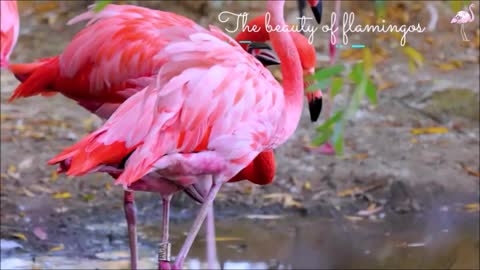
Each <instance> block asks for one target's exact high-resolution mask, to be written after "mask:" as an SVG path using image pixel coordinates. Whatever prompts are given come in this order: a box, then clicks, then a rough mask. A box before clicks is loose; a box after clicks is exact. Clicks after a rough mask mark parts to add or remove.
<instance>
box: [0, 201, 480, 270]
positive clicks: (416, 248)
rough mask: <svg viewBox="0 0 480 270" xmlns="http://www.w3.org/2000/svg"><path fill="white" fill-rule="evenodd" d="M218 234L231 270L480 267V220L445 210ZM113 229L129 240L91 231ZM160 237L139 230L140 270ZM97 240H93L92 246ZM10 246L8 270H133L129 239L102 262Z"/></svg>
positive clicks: (247, 226) (153, 230) (224, 228)
mask: <svg viewBox="0 0 480 270" xmlns="http://www.w3.org/2000/svg"><path fill="white" fill-rule="evenodd" d="M116 224H117V223H116ZM171 227H172V230H171V235H172V244H173V247H174V248H173V250H172V253H173V254H175V253H176V252H177V249H178V248H179V247H180V244H181V241H183V237H184V235H185V232H186V231H187V230H188V228H189V224H184V223H178V222H172V225H171ZM216 227H217V249H218V256H219V263H220V265H221V266H222V267H223V269H297V268H302V269H305V268H312V269H318V268H343V269H348V268H350V269H351V268H357V269H358V268H412V269H418V268H430V269H432V268H433V269H435V268H436V269H441V268H443V269H444V268H448V269H464V268H468V269H475V268H478V267H479V262H478V252H479V229H478V213H463V212H461V211H454V210H452V209H448V208H445V207H444V208H442V209H441V210H439V211H435V212H432V213H429V214H417V215H414V214H409V215H396V216H395V215H389V216H384V215H380V216H376V218H375V219H370V220H364V221H353V220H347V219H345V218H343V217H340V218H339V219H314V220H312V219H306V218H298V217H283V218H278V219H272V220H265V219H251V218H238V219H227V220H220V221H218V222H217V224H216ZM112 228H114V230H118V233H119V234H120V235H121V234H122V233H124V231H125V224H123V225H121V226H119V225H115V226H114V224H106V223H101V224H93V225H89V226H88V228H87V230H90V231H92V232H95V233H100V234H101V233H102V231H108V230H110V231H111V230H112ZM93 238H94V239H93V240H95V237H93ZM159 238H160V230H159V224H150V225H146V226H142V227H140V228H139V242H140V261H139V268H143V269H145V268H150V269H151V268H155V258H156V254H155V246H154V245H152V244H151V243H154V242H156V241H155V239H159ZM93 240H92V239H91V238H88V237H85V240H84V241H93ZM8 241H11V240H8ZM116 241H117V242H118V241H119V240H116ZM5 243H6V242H5V241H4V242H2V260H1V268H2V269H27V268H28V269H32V268H34V269H52V268H61V269H75V268H77V269H78V268H82V269H92V268H97V269H98V268H100V269H120V268H128V266H129V261H128V250H127V243H126V242H124V241H123V240H122V241H121V243H120V244H118V245H112V246H110V247H109V246H106V247H105V249H104V250H103V251H102V252H99V253H96V254H95V255H94V256H91V255H88V256H87V255H85V256H82V255H81V254H80V255H78V254H77V255H75V254H70V253H69V252H65V253H63V254H62V252H58V253H59V255H54V254H55V253H47V254H37V255H36V256H35V257H34V258H33V256H32V255H31V254H28V253H27V252H25V251H23V250H22V249H19V248H17V249H15V250H14V249H10V250H6V249H7V248H6V247H7V246H6V245H5ZM149 243H150V244H149ZM20 244H21V243H20ZM204 247H205V242H204V234H203V232H201V233H200V235H199V237H198V240H197V241H196V243H194V246H193V248H192V250H191V253H190V254H189V260H188V261H187V263H186V267H188V269H198V268H205V267H206V262H205V250H204ZM60 254H61V255H60Z"/></svg>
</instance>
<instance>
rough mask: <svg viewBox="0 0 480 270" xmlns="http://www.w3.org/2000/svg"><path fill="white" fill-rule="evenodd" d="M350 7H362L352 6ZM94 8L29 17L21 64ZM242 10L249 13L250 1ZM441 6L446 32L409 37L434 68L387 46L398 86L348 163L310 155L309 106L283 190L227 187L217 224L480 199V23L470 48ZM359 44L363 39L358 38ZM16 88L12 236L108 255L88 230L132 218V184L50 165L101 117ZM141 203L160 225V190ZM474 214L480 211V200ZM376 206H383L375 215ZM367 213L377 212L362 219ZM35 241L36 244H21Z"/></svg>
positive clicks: (9, 210)
mask: <svg viewBox="0 0 480 270" xmlns="http://www.w3.org/2000/svg"><path fill="white" fill-rule="evenodd" d="M87 2H88V1H85V3H87ZM289 4H290V9H289V17H293V16H294V14H295V13H294V11H295V9H294V5H293V4H292V3H289ZM437 4H438V3H437ZM149 5H153V4H151V3H150V4H149ZM228 5H232V4H227V8H225V9H227V10H228V7H229V6H228ZM245 5H248V4H245ZM156 7H159V8H162V9H165V10H171V11H175V12H178V13H180V14H186V15H187V16H189V17H190V18H194V19H197V20H199V21H200V22H203V23H205V22H208V21H210V22H212V21H213V22H217V21H216V20H215V17H213V18H212V15H211V14H214V12H215V10H216V13H215V14H218V10H219V9H218V7H216V6H215V5H212V4H210V5H208V6H207V10H208V11H209V13H208V12H207V13H208V14H210V15H209V16H202V15H199V14H201V13H202V12H205V11H204V10H203V11H202V9H205V7H197V6H195V5H194V4H183V5H174V4H172V3H171V2H164V3H162V4H157V5H156ZM343 7H344V9H345V10H350V9H352V8H358V7H355V5H354V4H349V3H345V4H344V6H343ZM82 8H84V3H83V2H78V3H75V4H71V5H68V4H65V5H60V6H59V7H58V6H57V7H54V8H52V10H51V11H49V10H48V9H47V11H44V12H43V13H42V12H40V13H39V14H37V13H31V12H29V11H28V10H27V11H24V12H23V13H22V18H21V19H22V30H21V34H20V38H19V42H18V44H17V48H16V50H15V52H14V54H13V55H12V59H11V60H12V62H24V61H31V60H33V59H35V58H38V57H45V56H51V55H54V54H58V53H59V52H61V51H62V49H63V48H64V47H65V45H66V44H68V42H69V40H71V38H72V37H73V35H74V34H75V33H76V32H77V31H78V30H79V29H80V28H81V26H82V25H81V24H80V25H75V26H71V27H66V26H64V24H65V21H66V20H67V18H68V17H70V16H71V15H72V14H77V13H78V12H80V11H81V9H82ZM231 8H233V9H234V10H235V9H239V10H241V7H238V6H236V7H231ZM368 8H369V7H368V6H367V7H363V9H359V10H360V11H359V12H363V13H365V14H369V13H368V12H369V11H368ZM58 9H60V10H63V11H62V12H58ZM256 10H261V8H258V7H257V8H256ZM331 10H332V4H331V3H330V2H327V4H326V7H325V12H326V13H328V14H329V13H330V12H331ZM355 10H357V9H355ZM438 11H439V13H440V18H441V19H440V20H439V22H438V25H437V29H436V30H435V32H426V33H422V34H410V35H409V36H408V42H410V44H411V45H412V46H413V47H415V48H417V50H418V51H420V52H421V53H422V54H423V55H424V57H425V63H424V65H423V67H420V68H418V69H417V70H416V71H415V72H413V73H412V72H410V71H409V67H408V59H406V58H405V56H404V55H403V54H402V53H401V52H400V50H399V49H398V45H397V46H395V45H394V43H396V41H388V40H387V41H384V43H383V45H385V49H386V50H387V51H388V52H389V54H390V56H389V57H385V58H384V59H383V60H382V61H381V62H379V63H377V65H376V67H375V70H376V72H377V73H378V77H379V78H381V80H382V81H383V82H388V84H390V87H387V88H386V89H384V90H382V91H380V92H379V95H378V98H379V102H378V105H377V106H371V105H367V104H364V106H362V107H361V110H360V111H359V112H358V113H357V115H356V116H355V118H354V119H352V120H351V121H349V122H348V125H347V128H346V134H345V137H346V153H345V156H344V157H341V158H339V157H334V156H328V155H322V154H319V153H316V152H311V151H308V150H307V149H306V148H305V146H306V145H308V143H309V141H310V140H311V139H313V138H314V137H315V126H317V125H319V124H315V125H312V124H311V123H310V122H309V119H308V111H307V109H306V108H305V110H304V114H303V117H302V121H301V124H300V126H299V129H298V130H297V132H296V133H295V135H294V136H293V137H292V138H291V139H290V140H289V141H288V142H287V143H286V144H285V145H283V146H282V147H280V148H278V149H277V150H276V151H275V157H276V161H277V167H276V169H277V173H276V176H275V181H274V183H273V184H271V185H269V186H265V187H258V186H252V185H250V184H248V183H238V184H229V185H227V186H225V187H224V188H223V189H222V191H221V194H220V195H219V196H218V198H217V200H216V202H215V206H216V214H217V218H220V219H221V218H226V217H240V216H246V215H252V214H258V215H293V216H297V217H299V216H302V217H307V218H313V217H316V218H318V217H323V218H332V217H333V218H340V219H345V220H357V219H365V220H370V219H378V218H381V217H382V215H383V216H385V215H391V216H393V217H395V218H398V219H399V220H402V219H403V220H404V221H405V219H408V218H409V216H411V215H422V213H426V212H428V211H429V210H430V209H432V207H434V206H435V207H436V206H439V205H444V206H445V205H446V206H449V207H453V208H456V209H460V211H463V210H462V209H463V207H464V205H469V204H472V203H478V200H479V183H480V182H479V177H478V171H479V169H480V168H479V166H480V165H479V150H478V149H479V125H478V121H479V84H478V76H479V65H478V57H479V50H478V39H479V33H478V31H477V32H475V31H474V30H475V24H477V28H478V21H477V22H475V23H473V24H472V25H468V26H467V27H466V29H467V34H468V35H469V36H470V38H471V40H472V41H471V42H462V41H461V38H460V33H458V29H459V27H457V26H458V25H450V24H449V19H448V20H447V19H442V18H450V17H451V16H452V15H453V13H452V12H451V11H450V10H448V7H445V6H442V5H441V4H438ZM417 13H418V14H416V13H413V15H411V16H412V17H411V18H414V16H420V15H422V12H421V11H418V12H417ZM32 14H33V15H32ZM411 20H413V19H411ZM421 22H422V23H423V24H426V23H427V22H428V21H425V20H424V19H422V21H421ZM216 24H217V25H218V22H217V23H216ZM351 39H352V40H359V39H360V37H359V36H356V35H352V37H351ZM432 39H433V40H435V42H431V40H432ZM326 40H327V36H326V34H323V33H322V34H318V35H317V36H316V41H315V44H316V46H317V51H318V56H319V57H318V58H319V63H318V66H319V67H322V66H326V65H327V62H328V56H327V55H328V51H327V50H328V49H327V48H328V46H327V41H326ZM428 40H430V42H427V41H428ZM454 60H456V61H457V63H458V62H459V63H461V65H459V66H456V67H455V68H454V69H452V70H448V71H447V70H445V69H446V68H443V69H442V68H439V65H438V63H450V62H451V61H454ZM338 61H339V62H344V63H353V62H354V61H355V59H352V57H350V58H349V57H348V56H346V57H344V58H342V57H340V58H339V59H338ZM16 85H17V81H16V80H15V78H14V77H13V76H12V75H10V74H9V73H8V72H5V71H2V74H1V131H2V134H1V139H2V149H1V161H2V162H1V173H2V174H1V194H0V195H1V197H0V199H1V235H2V239H15V238H16V240H18V241H21V242H22V245H23V246H24V247H25V248H26V249H28V250H30V251H31V252H33V253H38V254H43V253H45V252H47V251H48V250H51V249H52V248H54V250H55V247H58V245H60V243H61V244H63V247H62V249H64V251H66V252H68V251H75V252H79V253H80V254H86V256H88V255H89V254H92V252H93V253H94V252H98V251H99V250H102V248H101V247H98V246H96V248H95V251H92V250H91V245H93V244H88V243H85V241H82V240H81V239H79V237H78V236H80V235H82V234H83V233H85V230H86V224H89V223H95V222H99V221H102V222H111V223H122V222H123V220H122V216H123V211H122V208H121V207H122V204H121V202H122V190H121V188H120V187H117V186H113V184H112V181H111V179H110V178H109V177H107V176H103V175H90V176H85V177H80V178H75V179H73V178H67V177H65V176H63V175H57V174H56V173H55V172H54V171H55V168H53V167H49V166H47V165H46V161H47V160H48V159H49V158H51V157H52V156H54V155H55V154H56V153H58V152H59V151H61V150H62V149H63V148H64V147H66V146H68V145H71V144H72V143H74V142H75V141H76V140H78V139H79V138H81V137H82V136H84V135H85V134H87V133H88V132H90V131H92V130H94V129H95V128H96V127H98V126H99V125H100V124H101V121H100V120H99V119H98V118H96V117H95V116H92V115H91V114H89V113H88V112H86V111H85V110H83V109H81V108H80V107H78V106H77V105H76V104H75V103H74V102H72V101H70V100H68V99H66V98H64V97H62V96H59V95H57V96H54V97H49V98H45V97H34V98H29V99H22V100H18V101H16V102H14V103H7V99H8V97H9V96H10V94H11V93H12V91H13V90H14V88H15V87H16ZM343 100H344V95H340V96H339V97H338V98H337V99H336V101H335V102H336V104H337V105H338V104H341V103H342V102H343ZM322 120H323V119H322ZM425 127H445V128H447V129H448V132H446V133H437V134H424V135H413V134H412V133H411V130H412V129H414V128H425ZM476 173H477V175H476ZM137 205H138V208H139V220H140V222H153V221H154V222H160V209H161V202H160V200H159V196H158V195H156V194H150V193H137ZM369 206H370V208H368V207H369ZM173 207H174V210H173V213H172V214H173V222H180V223H181V222H182V220H187V219H190V218H191V216H192V215H193V214H194V213H195V211H196V209H197V208H198V206H196V205H195V204H193V203H192V202H191V201H190V199H189V198H188V197H186V196H184V195H177V196H175V199H174V203H173ZM468 207H473V208H475V207H477V208H478V205H476V206H475V205H473V206H472V205H470V206H467V208H468ZM376 208H378V210H379V211H373V212H372V209H373V210H375V209H376ZM367 209H368V210H369V211H367V212H366V214H365V211H364V212H359V211H361V210H367ZM477 211H478V210H477ZM362 213H363V214H362ZM380 214H381V215H380ZM468 214H469V215H473V216H476V215H478V212H476V211H475V209H474V211H473V213H468ZM158 224H159V223H158ZM477 225H478V223H477ZM36 228H41V230H42V231H44V232H45V233H47V235H48V239H47V240H40V239H39V238H41V237H38V231H37V233H34V229H36ZM18 233H20V235H19V234H18ZM34 235H37V236H34ZM23 236H24V237H26V238H27V239H28V241H26V242H25V241H23V240H21V238H23ZM106 237H108V235H107V236H106ZM19 238H20V239H19ZM80 238H81V237H80ZM477 245H478V242H477Z"/></svg>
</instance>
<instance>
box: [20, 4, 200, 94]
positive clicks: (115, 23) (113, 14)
mask: <svg viewBox="0 0 480 270" xmlns="http://www.w3.org/2000/svg"><path fill="white" fill-rule="evenodd" d="M84 20H88V23H87V26H86V27H85V28H84V29H83V30H82V31H80V32H79V33H78V34H77V35H76V36H75V37H74V39H73V40H72V41H71V42H70V43H69V45H68V46H67V47H66V48H65V50H64V52H63V53H62V54H61V55H59V56H58V57H53V58H51V59H50V60H49V61H45V62H44V63H43V65H41V66H40V67H37V68H35V69H34V70H33V72H32V71H28V69H27V72H22V69H25V68H24V65H19V66H14V69H15V70H17V71H18V72H19V73H31V74H29V75H28V76H29V78H28V79H27V80H26V81H25V82H24V83H22V84H21V85H20V86H19V87H18V88H17V89H16V90H15V93H14V94H13V95H12V98H11V100H13V99H15V98H17V97H27V96H32V95H35V94H39V93H42V92H44V91H45V90H46V89H50V90H54V91H59V92H62V93H63V94H65V95H66V96H68V97H70V98H72V99H74V100H76V101H78V102H88V101H91V100H95V101H96V102H107V103H121V102H123V101H124V100H125V99H126V98H128V97H130V96H131V95H132V94H133V93H136V92H137V91H139V90H141V89H143V88H144V87H145V86H146V85H148V84H149V83H150V81H151V80H152V78H153V77H152V75H154V74H156V73H157V72H158V69H159V68H160V67H161V65H162V63H159V62H156V61H155V55H156V53H157V52H158V51H160V50H161V49H162V48H163V47H164V46H165V45H166V44H168V43H169V42H170V37H167V36H164V35H162V34H161V33H160V32H159V30H160V29H162V28H165V27H171V26H174V25H182V26H184V27H197V25H196V24H195V23H194V22H193V21H191V20H190V19H188V18H185V17H183V16H180V15H177V14H174V13H170V12H164V11H158V10H151V9H147V8H143V7H138V6H131V5H112V4H110V5H107V6H106V7H105V8H104V9H103V10H102V11H100V12H98V13H95V12H94V11H92V10H90V11H87V12H85V13H83V14H81V15H79V16H77V17H75V18H73V19H72V20H70V21H69V24H73V23H77V22H80V21H84ZM30 77H31V79H30Z"/></svg>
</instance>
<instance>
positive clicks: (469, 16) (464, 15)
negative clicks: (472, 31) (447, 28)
mask: <svg viewBox="0 0 480 270" xmlns="http://www.w3.org/2000/svg"><path fill="white" fill-rule="evenodd" d="M474 7H475V4H474V3H471V4H470V5H469V6H468V11H466V10H460V11H459V12H457V14H456V15H455V17H453V18H452V20H451V21H450V23H457V24H461V26H460V33H461V34H462V40H463V41H470V40H469V39H468V37H467V33H465V24H466V23H469V22H473V21H474V20H475V14H474V13H473V10H472V9H473V8H474ZM469 12H470V13H469Z"/></svg>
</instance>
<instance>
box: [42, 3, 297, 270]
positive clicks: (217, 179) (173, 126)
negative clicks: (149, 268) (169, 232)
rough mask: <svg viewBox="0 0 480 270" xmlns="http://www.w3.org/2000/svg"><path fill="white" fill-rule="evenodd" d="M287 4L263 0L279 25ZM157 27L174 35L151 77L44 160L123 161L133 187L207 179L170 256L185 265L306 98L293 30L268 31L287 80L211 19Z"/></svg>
mask: <svg viewBox="0 0 480 270" xmlns="http://www.w3.org/2000/svg"><path fill="white" fill-rule="evenodd" d="M283 5H284V1H269V2H268V11H269V12H270V13H271V14H272V21H271V22H272V24H273V25H275V26H276V25H278V26H279V27H286V24H285V22H284V20H283ZM158 32H161V33H162V34H165V35H167V36H170V37H172V40H171V41H170V43H169V44H168V45H167V46H166V47H165V48H163V49H162V50H161V51H160V52H159V53H158V54H157V55H156V57H157V58H158V60H159V61H162V62H163V63H164V65H163V66H162V68H161V70H160V71H159V73H158V75H157V76H156V80H153V81H152V82H150V83H149V84H148V85H147V86H146V87H145V89H144V90H142V91H140V92H138V93H136V94H134V95H133V96H132V97H131V98H129V99H128V100H126V101H125V102H124V103H123V104H121V105H120V107H119V108H118V109H117V110H116V111H115V113H114V114H113V115H112V116H111V117H110V118H109V120H108V121H107V122H106V123H105V124H104V125H103V126H102V127H101V128H99V129H98V130H97V131H95V132H93V133H92V134H90V135H88V136H87V137H85V138H84V139H82V140H81V141H80V142H78V143H77V144H75V145H73V146H71V147H69V148H67V149H65V151H64V152H62V153H61V154H59V155H58V156H56V157H55V158H53V159H52V160H50V163H51V164H55V163H62V162H64V161H66V160H69V161H70V167H69V169H68V171H67V174H69V175H83V174H86V173H90V172H94V171H99V170H106V169H108V168H109V167H110V166H112V165H113V166H114V167H115V166H117V164H118V163H123V164H124V169H123V172H122V173H121V174H120V175H119V177H118V178H117V180H116V183H117V184H121V185H123V186H124V187H125V188H130V189H141V188H142V187H145V186H147V187H149V188H152V189H155V188H156V189H158V192H167V193H168V192H172V191H174V190H178V189H179V188H188V187H190V186H192V185H196V184H198V185H206V186H210V187H211V189H210V191H209V193H208V196H207V197H206V200H205V202H204V203H203V204H202V207H201V209H200V211H199V214H198V215H197V218H196V219H195V221H194V224H193V226H192V229H191V231H190V233H189V234H188V236H187V238H186V240H185V243H184V245H183V247H182V249H181V250H180V253H179V255H178V256H177V258H176V261H175V264H174V267H175V268H181V267H182V265H183V261H184V259H185V257H186V255H187V253H188V251H189V249H190V247H191V245H192V243H193V240H194V238H195V236H196V234H197V233H198V230H199V229H200V226H201V224H202V223H203V220H204V218H205V216H206V214H207V210H208V208H209V206H210V204H211V203H212V201H213V200H214V198H215V196H216V194H217V192H218V191H219V189H220V187H221V186H222V184H223V183H225V182H226V181H228V180H229V179H231V178H232V177H233V176H235V175H236V174H237V173H238V172H239V171H241V170H242V169H243V168H245V167H246V166H247V165H248V164H249V163H250V162H251V161H252V160H253V159H254V158H255V157H256V156H257V155H258V154H259V153H261V152H264V151H269V150H272V149H274V148H276V147H278V146H279V145H281V144H283V143H284V142H285V141H286V140H287V139H288V138H289V137H290V136H291V135H292V134H293V132H294V131H295V129H296V127H297V125H298V122H299V120H300V114H301V111H302V107H303V106H302V104H303V85H302V84H303V81H302V72H301V69H302V67H301V64H300V60H299V56H298V52H297V51H296V49H295V47H294V46H295V45H294V43H293V40H292V38H291V36H290V35H289V34H288V33H284V32H271V33H270V37H271V40H272V44H273V48H274V49H275V51H276V52H277V53H278V56H279V59H280V61H281V62H282V65H281V70H282V76H283V87H281V86H280V85H279V83H278V82H277V81H276V80H275V79H274V78H273V76H272V74H271V73H270V72H269V71H268V70H266V69H265V68H264V67H263V66H262V65H261V63H260V62H258V61H257V60H256V59H255V58H254V57H252V56H251V55H249V54H248V53H246V52H244V51H243V49H242V48H241V47H240V46H239V45H237V44H236V43H235V41H234V40H232V39H230V38H229V37H228V36H226V35H224V34H223V33H222V32H221V31H219V30H217V29H215V28H213V27H211V28H210V30H209V31H208V30H205V29H203V28H202V27H200V26H195V27H194V29H192V28H188V27H183V26H177V27H169V28H164V29H161V30H159V31H158ZM213 52H214V53H213ZM232 75H234V77H232ZM126 126H129V128H128V129H125V128H124V127H126ZM149 176H155V177H153V178H151V179H149V178H148V177H149Z"/></svg>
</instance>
